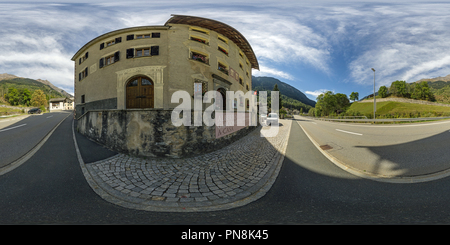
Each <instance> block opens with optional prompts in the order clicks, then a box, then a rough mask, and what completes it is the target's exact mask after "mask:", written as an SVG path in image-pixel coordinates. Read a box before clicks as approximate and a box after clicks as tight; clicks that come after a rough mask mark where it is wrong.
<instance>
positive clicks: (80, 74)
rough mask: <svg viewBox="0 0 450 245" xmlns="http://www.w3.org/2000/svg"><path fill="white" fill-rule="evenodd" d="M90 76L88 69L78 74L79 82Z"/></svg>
mask: <svg viewBox="0 0 450 245" xmlns="http://www.w3.org/2000/svg"><path fill="white" fill-rule="evenodd" d="M87 76H88V68H87V67H86V68H85V69H84V70H83V71H82V72H80V73H78V81H81V80H83V79H84V78H85V77H87Z"/></svg>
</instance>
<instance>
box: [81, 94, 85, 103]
mask: <svg viewBox="0 0 450 245" xmlns="http://www.w3.org/2000/svg"><path fill="white" fill-rule="evenodd" d="M84 99H85V97H84V94H83V95H81V103H85V100H84Z"/></svg>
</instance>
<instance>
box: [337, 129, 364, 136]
mask: <svg viewBox="0 0 450 245" xmlns="http://www.w3.org/2000/svg"><path fill="white" fill-rule="evenodd" d="M336 130H337V131H340V132H344V133H348V134H355V135H362V134H358V133H353V132H349V131H344V130H340V129H336Z"/></svg>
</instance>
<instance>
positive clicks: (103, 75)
mask: <svg viewBox="0 0 450 245" xmlns="http://www.w3.org/2000/svg"><path fill="white" fill-rule="evenodd" d="M72 60H73V61H75V112H76V115H75V117H76V119H77V120H78V123H77V129H78V131H79V132H80V133H82V134H84V135H86V136H87V137H89V138H91V139H93V140H95V141H97V142H99V143H101V144H103V145H106V146H107V147H109V148H111V149H113V150H115V151H118V152H122V153H126V154H133V155H140V156H150V157H173V158H179V157H185V156H189V155H193V154H200V153H205V152H210V151H213V150H216V149H220V148H222V147H224V146H226V145H228V144H230V143H232V142H234V141H236V140H237V139H239V138H240V137H242V136H244V135H246V134H247V133H248V132H250V131H251V130H253V129H254V128H256V126H254V125H253V126H246V127H235V128H231V127H230V128H226V130H224V128H220V127H216V126H207V125H205V124H203V125H201V126H198V125H197V126H195V127H191V126H187V125H184V126H178V127H176V126H174V125H175V124H174V123H173V122H172V117H171V113H172V111H173V109H174V108H175V107H177V106H179V105H180V103H181V101H177V102H178V103H172V102H171V101H172V100H171V99H172V95H173V94H174V93H175V92H177V91H180V90H181V91H186V92H188V93H189V95H190V96H192V98H193V97H194V93H195V94H197V93H198V92H206V91H218V92H220V93H221V94H222V95H223V96H225V95H226V92H227V91H242V92H244V93H246V92H248V91H251V89H252V81H251V77H252V69H259V65H258V61H257V59H256V56H255V54H254V52H253V50H252V48H251V46H250V44H249V43H248V41H247V40H246V39H245V38H244V36H243V35H242V34H241V33H239V32H238V31H237V30H236V29H234V28H233V27H231V26H228V25H226V24H224V23H221V22H218V21H215V20H211V19H205V18H200V17H193V16H181V15H174V16H172V17H171V18H170V19H169V20H168V21H167V22H166V23H165V24H164V25H162V26H141V27H132V28H126V29H121V30H116V31H112V32H109V33H106V34H104V35H101V36H99V37H97V38H94V39H93V40H91V41H90V42H88V43H87V44H86V45H84V46H83V47H82V48H81V49H80V50H78V52H77V53H76V54H75V55H74V56H73V58H72ZM200 85H201V91H200ZM244 100H245V98H244ZM223 102H224V103H223V104H222V106H221V107H220V108H219V110H220V109H222V110H231V109H232V108H226V106H227V104H225V102H226V98H224V99H223ZM234 102H235V103H236V104H237V102H236V101H234ZM183 103H184V101H183ZM243 103H247V108H248V104H249V102H248V100H246V101H244V102H243V100H242V97H241V98H240V105H239V106H244V107H245V105H243ZM193 104H194V99H192V100H191V106H192V107H191V108H193V107H194V106H193ZM201 106H202V108H198V107H196V108H195V109H196V110H199V109H202V110H204V109H206V108H207V107H209V106H211V104H207V103H203V104H202V105H201ZM231 106H233V105H231ZM241 108H242V107H241ZM233 109H234V108H233ZM183 113H184V112H183ZM197 115H198V114H197ZM194 116H195V113H194V112H193V111H191V118H193V117H194ZM183 118H184V115H183ZM216 119H217V118H216ZM225 131H226V133H224V132H225Z"/></svg>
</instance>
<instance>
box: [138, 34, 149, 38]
mask: <svg viewBox="0 0 450 245" xmlns="http://www.w3.org/2000/svg"><path fill="white" fill-rule="evenodd" d="M142 38H150V34H142V35H136V39H142Z"/></svg>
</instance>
